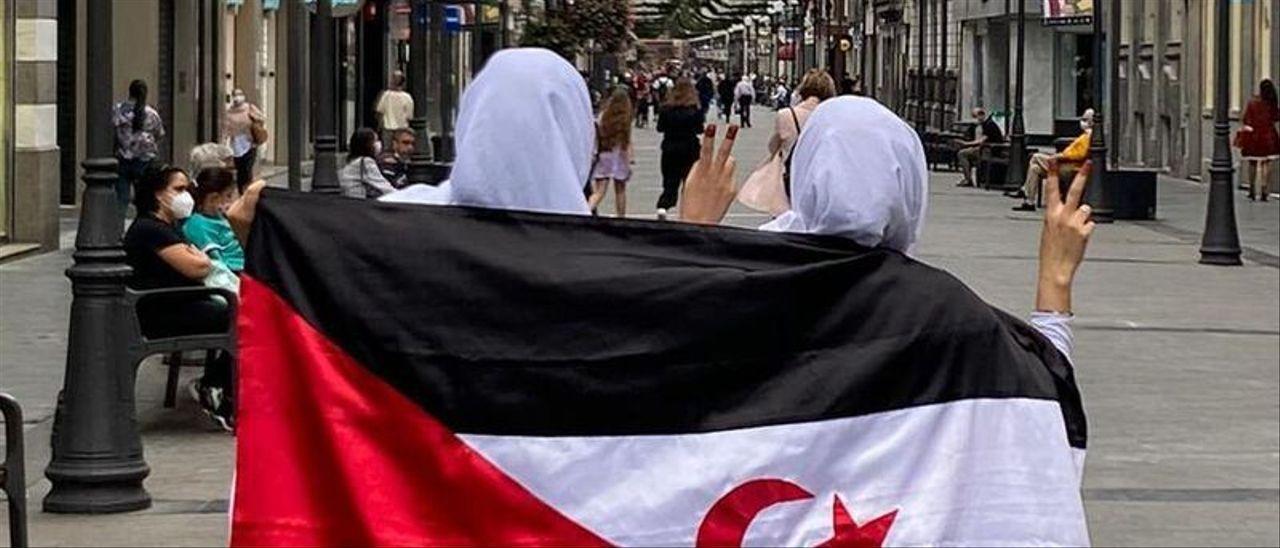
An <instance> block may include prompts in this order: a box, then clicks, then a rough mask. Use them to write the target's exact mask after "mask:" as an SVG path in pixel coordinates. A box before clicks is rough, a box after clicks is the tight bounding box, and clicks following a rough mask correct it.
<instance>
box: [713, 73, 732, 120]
mask: <svg viewBox="0 0 1280 548" xmlns="http://www.w3.org/2000/svg"><path fill="white" fill-rule="evenodd" d="M716 93H717V95H719V96H720V116H723V117H724V123H726V124H727V123H729V117H731V116H733V80H731V79H729V75H727V74H724V75H721V76H720V83H719V84H717V85H716Z"/></svg>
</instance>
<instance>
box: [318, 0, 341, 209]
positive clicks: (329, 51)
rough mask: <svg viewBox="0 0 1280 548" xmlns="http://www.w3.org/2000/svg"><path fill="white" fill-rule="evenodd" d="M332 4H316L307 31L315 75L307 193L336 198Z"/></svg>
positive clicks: (329, 1) (320, 0) (330, 1)
mask: <svg viewBox="0 0 1280 548" xmlns="http://www.w3.org/2000/svg"><path fill="white" fill-rule="evenodd" d="M333 25H334V23H333V0H316V18H315V25H314V26H313V27H312V29H311V71H312V73H313V74H314V75H315V80H314V81H315V82H316V86H315V89H314V90H312V91H313V95H314V96H315V105H314V108H312V110H311V124H312V127H314V128H315V133H316V142H315V167H314V169H313V173H312V174H311V191H312V192H319V193H322V194H337V193H339V192H341V191H342V189H341V188H340V187H339V186H338V137H337V136H336V135H335V134H334V126H335V125H336V124H335V120H334V116H335V115H336V114H337V105H335V104H334V102H333V91H334V88H335V87H337V83H336V81H335V79H334V78H335V74H334V66H333V65H334V60H333V49H334V45H335V44H334V41H333Z"/></svg>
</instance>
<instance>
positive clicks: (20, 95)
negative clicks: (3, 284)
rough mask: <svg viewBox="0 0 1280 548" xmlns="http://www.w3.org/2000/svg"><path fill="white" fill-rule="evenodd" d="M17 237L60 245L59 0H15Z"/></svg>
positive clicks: (49, 246) (47, 245)
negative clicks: (18, 0)
mask: <svg viewBox="0 0 1280 548" xmlns="http://www.w3.org/2000/svg"><path fill="white" fill-rule="evenodd" d="M13 6H14V9H15V14H14V15H15V16H16V21H15V33H14V34H15V35H16V36H15V40H14V55H13V60H14V66H13V69H14V70H13V81H12V85H13V103H14V107H13V123H14V129H13V137H14V152H13V181H12V183H13V195H12V196H13V209H12V211H13V216H14V218H13V234H12V237H13V240H14V241H16V242H30V243H35V244H39V245H40V247H41V248H42V249H44V250H52V249H57V248H58V196H59V192H60V190H59V187H58V184H59V181H60V178H59V174H60V167H61V166H60V158H59V154H58V94H57V91H58V89H57V88H58V74H57V71H58V66H57V65H58V3H57V1H56V0H26V1H22V2H15V3H14V4H13Z"/></svg>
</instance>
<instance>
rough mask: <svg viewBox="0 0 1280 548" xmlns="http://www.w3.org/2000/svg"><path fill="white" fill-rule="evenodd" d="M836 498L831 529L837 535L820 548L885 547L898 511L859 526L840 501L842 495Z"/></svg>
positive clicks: (820, 545) (832, 511)
mask: <svg viewBox="0 0 1280 548" xmlns="http://www.w3.org/2000/svg"><path fill="white" fill-rule="evenodd" d="M834 498H835V505H834V507H833V508H832V510H831V514H832V519H831V521H832V525H831V527H832V529H834V530H835V533H834V534H833V535H831V538H829V539H827V540H826V541H825V542H823V543H822V544H819V545H818V547H819V548H846V547H857V548H862V547H876V548H879V547H880V546H883V545H884V537H885V536H886V535H888V534H889V528H890V527H893V518H895V517H897V516H898V511H897V510H894V511H892V512H889V513H888V514H885V515H883V516H880V517H878V518H875V519H873V520H871V521H868V522H867V523H866V524H864V525H858V524H857V523H856V522H854V521H853V516H850V515H849V511H848V510H846V509H845V507H844V502H841V501H840V495H836V496H835V497H834Z"/></svg>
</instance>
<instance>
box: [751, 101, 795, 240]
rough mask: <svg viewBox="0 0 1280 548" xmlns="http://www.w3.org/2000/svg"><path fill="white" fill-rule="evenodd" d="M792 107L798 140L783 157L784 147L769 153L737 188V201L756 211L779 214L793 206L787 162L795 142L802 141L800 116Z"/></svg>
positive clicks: (789, 159)
mask: <svg viewBox="0 0 1280 548" xmlns="http://www.w3.org/2000/svg"><path fill="white" fill-rule="evenodd" d="M790 110H791V121H792V122H793V123H795V125H796V140H795V141H793V142H792V143H791V147H790V148H789V149H787V154H786V156H785V157H784V156H783V154H782V150H778V151H777V152H774V153H773V154H771V155H770V156H769V158H768V159H767V160H765V162H764V163H763V164H760V167H757V168H756V169H755V171H752V172H751V175H748V176H747V180H746V182H744V183H742V189H741V190H739V191H738V202H739V203H741V204H742V205H744V206H747V207H749V208H751V209H754V210H756V211H763V212H766V213H768V214H769V215H772V216H774V217H777V216H778V215H781V214H783V213H785V212H786V211H787V210H788V209H791V200H790V192H791V189H790V187H791V184H790V182H791V181H790V178H791V177H790V173H789V171H790V169H789V166H788V165H787V164H789V163H790V161H791V155H792V153H793V152H794V151H795V146H796V142H798V141H799V140H800V137H799V135H800V119H799V118H798V117H797V116H796V111H795V109H794V108H793V109H790Z"/></svg>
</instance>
